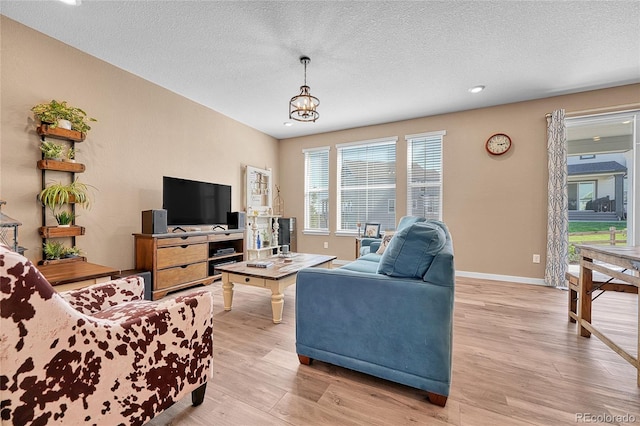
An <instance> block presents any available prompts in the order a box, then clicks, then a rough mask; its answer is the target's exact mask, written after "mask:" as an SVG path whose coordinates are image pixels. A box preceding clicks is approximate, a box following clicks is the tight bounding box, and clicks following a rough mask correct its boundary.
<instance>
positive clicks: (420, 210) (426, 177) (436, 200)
mask: <svg viewBox="0 0 640 426" xmlns="http://www.w3.org/2000/svg"><path fill="white" fill-rule="evenodd" d="M445 134H446V132H444V131H442V132H433V133H423V134H419V135H408V136H406V137H405V139H406V140H407V215H410V216H422V217H425V218H427V219H436V220H442V137H443V136H444V135H445Z"/></svg>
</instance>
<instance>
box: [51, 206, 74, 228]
mask: <svg viewBox="0 0 640 426" xmlns="http://www.w3.org/2000/svg"><path fill="white" fill-rule="evenodd" d="M54 217H55V218H56V221H57V222H58V226H60V227H69V226H71V223H72V222H73V219H75V217H76V215H75V214H73V213H71V212H68V211H66V210H63V211H61V212H60V213H57V214H54Z"/></svg>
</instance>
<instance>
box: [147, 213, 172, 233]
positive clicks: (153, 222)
mask: <svg viewBox="0 0 640 426" xmlns="http://www.w3.org/2000/svg"><path fill="white" fill-rule="evenodd" d="M167 232H168V230H167V211H166V210H145V211H143V212H142V233H143V234H166V233H167Z"/></svg>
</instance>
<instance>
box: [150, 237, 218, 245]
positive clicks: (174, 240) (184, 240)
mask: <svg viewBox="0 0 640 426" xmlns="http://www.w3.org/2000/svg"><path fill="white" fill-rule="evenodd" d="M206 241H207V236H206V235H192V236H189V237H186V236H185V237H171V238H158V247H166V246H177V245H183V244H193V243H204V242H206Z"/></svg>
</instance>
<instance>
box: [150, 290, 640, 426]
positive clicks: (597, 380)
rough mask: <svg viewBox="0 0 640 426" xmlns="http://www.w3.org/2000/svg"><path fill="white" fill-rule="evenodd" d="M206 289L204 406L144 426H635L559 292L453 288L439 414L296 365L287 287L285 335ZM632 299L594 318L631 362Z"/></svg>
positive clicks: (620, 390) (616, 378) (257, 311)
mask: <svg viewBox="0 0 640 426" xmlns="http://www.w3.org/2000/svg"><path fill="white" fill-rule="evenodd" d="M201 288H202V287H201ZM205 288H207V289H209V290H210V291H212V292H213V293H214V300H215V301H214V305H215V306H214V315H215V317H214V367H213V370H214V372H213V379H211V380H210V381H209V384H208V387H207V393H206V397H205V401H204V403H203V404H202V405H201V406H199V407H192V406H191V405H190V403H191V398H190V397H187V398H184V399H183V400H181V401H180V402H178V403H176V404H175V405H174V406H173V407H171V408H170V409H169V410H167V411H165V412H164V413H162V414H161V415H159V416H158V417H156V418H155V419H153V420H152V421H151V422H150V423H149V424H150V425H220V426H222V425H240V426H245V425H246V426H250V425H260V426H262V425H460V426H462V425H464V426H466V425H469V426H482V425H489V426H497V425H509V426H512V425H531V424H534V425H545V426H546V425H562V424H567V425H575V424H580V422H579V421H577V417H576V416H577V415H578V413H589V414H591V415H593V416H602V415H613V416H617V415H619V416H624V415H627V416H632V417H631V419H633V418H635V421H636V422H638V423H640V388H639V387H638V386H637V385H636V372H635V369H634V368H633V367H632V366H631V365H630V364H629V363H627V362H626V361H625V360H623V359H622V358H621V357H620V356H619V355H617V354H616V353H614V352H613V351H612V350H611V349H609V348H608V347H606V346H605V345H604V344H603V343H602V342H600V341H599V340H598V339H597V338H595V337H592V338H590V339H587V338H583V337H579V336H578V335H577V333H576V325H575V324H571V323H569V322H568V320H567V292H566V291H562V290H556V289H551V288H547V287H542V286H534V285H525V284H511V283H503V282H497V281H484V280H477V279H469V278H459V279H458V280H457V283H456V298H455V300H456V301H455V321H454V347H453V377H452V385H451V393H450V395H449V400H448V402H447V405H446V407H444V408H440V407H437V406H435V405H432V404H430V403H428V402H426V396H425V394H424V393H423V392H421V391H418V390H415V389H412V388H409V387H406V386H402V385H398V384H394V383H391V382H387V381H384V380H381V379H377V378H374V377H370V376H367V375H364V374H360V373H357V372H353V371H350V370H347V369H344V368H339V367H335V366H332V365H329V364H325V363H322V362H318V361H316V362H314V363H313V364H312V365H311V366H304V365H300V364H299V363H298V358H297V356H296V353H295V317H294V315H295V312H294V307H295V306H294V299H295V286H292V287H289V288H288V289H287V291H286V292H285V307H284V316H283V322H282V323H281V324H273V323H272V321H271V303H270V293H269V292H268V291H266V290H264V289H258V288H253V287H248V286H239V285H236V286H235V289H234V290H235V292H234V299H233V310H232V311H230V312H225V311H224V310H223V306H222V291H221V288H220V282H219V281H218V282H215V283H214V284H212V285H210V286H208V287H205ZM192 290H193V289H192ZM336 297H339V295H336ZM637 297H638V296H637V295H633V294H626V293H612V292H608V293H606V294H604V295H603V296H601V297H600V298H599V299H598V300H597V301H596V302H594V310H593V318H594V324H596V325H597V326H598V327H599V328H601V329H602V330H603V331H604V332H605V333H606V334H607V335H608V336H609V337H611V338H613V339H614V341H616V342H617V343H619V344H621V345H622V346H623V347H624V348H625V349H626V350H627V351H629V352H630V353H632V354H634V355H635V354H636V352H637V349H636V344H637V343H636V342H637V339H638V337H637V322H636V321H637V320H636V318H637V309H638V308H637V307H638V302H637ZM398 315H402V312H398ZM331 320H332V318H327V321H331ZM627 418H629V417H627ZM622 419H623V420H624V418H622ZM614 420H616V419H615V418H614ZM612 423H613V424H624V423H620V422H617V421H614V422H612ZM591 424H593V423H591Z"/></svg>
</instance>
